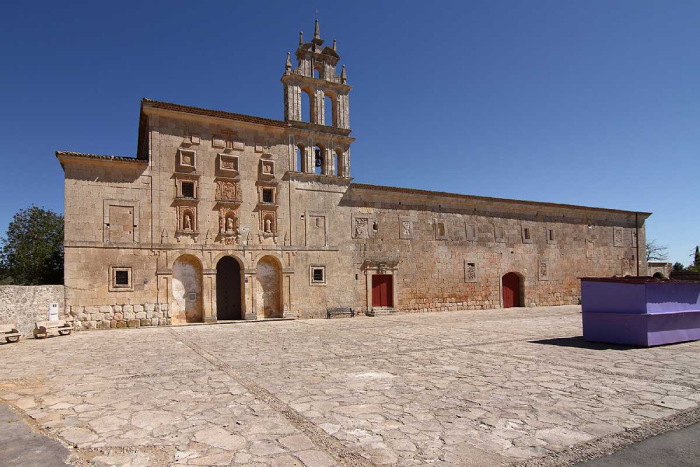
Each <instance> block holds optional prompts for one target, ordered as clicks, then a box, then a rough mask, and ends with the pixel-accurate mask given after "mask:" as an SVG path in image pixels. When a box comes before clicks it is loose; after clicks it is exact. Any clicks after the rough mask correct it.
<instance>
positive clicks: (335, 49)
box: [333, 39, 337, 52]
mask: <svg viewBox="0 0 700 467" xmlns="http://www.w3.org/2000/svg"><path fill="white" fill-rule="evenodd" d="M333 50H335V51H336V52H337V50H336V48H335V39H333Z"/></svg>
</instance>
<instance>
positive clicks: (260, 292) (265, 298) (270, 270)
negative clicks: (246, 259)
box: [255, 255, 282, 318]
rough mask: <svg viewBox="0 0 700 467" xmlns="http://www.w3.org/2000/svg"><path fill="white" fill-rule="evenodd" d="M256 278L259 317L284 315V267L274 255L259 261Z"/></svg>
mask: <svg viewBox="0 0 700 467" xmlns="http://www.w3.org/2000/svg"><path fill="white" fill-rule="evenodd" d="M256 272H257V273H256V274H255V280H256V282H257V283H256V287H255V302H256V303H255V305H256V307H255V308H256V312H257V315H258V317H259V318H261V317H262V318H281V317H282V267H281V265H280V263H279V261H278V260H277V259H276V258H274V257H272V256H269V255H268V256H263V257H262V258H260V260H259V261H258V265H257V268H256Z"/></svg>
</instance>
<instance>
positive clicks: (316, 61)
mask: <svg viewBox="0 0 700 467" xmlns="http://www.w3.org/2000/svg"><path fill="white" fill-rule="evenodd" d="M323 42H324V41H323V39H321V35H320V32H319V26H318V19H317V20H316V24H315V27H314V38H313V39H312V40H311V42H306V43H305V42H304V34H303V32H300V33H299V48H297V51H296V52H295V54H296V57H297V62H298V65H297V67H296V68H292V61H291V57H290V54H289V52H287V63H286V66H285V70H284V76H282V83H283V84H284V119H285V121H287V122H308V123H311V124H314V125H323V126H328V127H334V128H339V129H342V130H349V129H350V112H349V101H348V94H349V92H350V90H351V89H352V87H351V86H349V85H348V84H347V75H346V74H345V65H343V67H342V71H341V72H340V75H338V74H337V73H336V67H337V65H338V61H339V60H340V55H338V52H337V46H336V41H335V40H333V47H328V46H325V47H324V46H323ZM302 92H304V93H306V94H308V96H309V105H310V109H309V110H308V111H304V110H305V109H302V105H301V103H302V100H301V93H302ZM326 97H328V98H330V100H331V109H332V115H325V105H324V103H325V99H326ZM306 115H308V118H309V119H308V120H306V119H305V118H307V117H306Z"/></svg>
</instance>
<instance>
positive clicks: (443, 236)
mask: <svg viewBox="0 0 700 467" xmlns="http://www.w3.org/2000/svg"><path fill="white" fill-rule="evenodd" d="M435 240H447V225H445V221H443V220H438V221H436V222H435Z"/></svg>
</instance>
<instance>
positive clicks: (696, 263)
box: [688, 246, 700, 271]
mask: <svg viewBox="0 0 700 467" xmlns="http://www.w3.org/2000/svg"><path fill="white" fill-rule="evenodd" d="M694 256H695V259H694V260H693V266H692V267H693V269H694V270H696V271H700V246H696V247H695V255H694ZM688 269H690V268H688Z"/></svg>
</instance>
